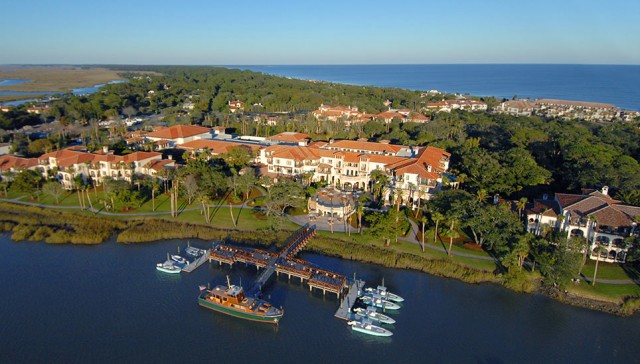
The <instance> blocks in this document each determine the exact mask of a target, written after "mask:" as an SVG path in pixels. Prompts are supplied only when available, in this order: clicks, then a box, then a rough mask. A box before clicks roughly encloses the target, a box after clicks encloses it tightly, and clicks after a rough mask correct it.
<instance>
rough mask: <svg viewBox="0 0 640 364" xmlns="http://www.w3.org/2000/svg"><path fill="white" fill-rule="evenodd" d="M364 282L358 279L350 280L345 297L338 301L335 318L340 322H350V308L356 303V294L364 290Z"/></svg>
mask: <svg viewBox="0 0 640 364" xmlns="http://www.w3.org/2000/svg"><path fill="white" fill-rule="evenodd" d="M364 285H365V282H364V281H363V280H360V279H355V280H352V281H351V282H350V284H349V288H348V290H347V293H346V295H345V296H344V297H343V299H342V300H340V307H338V310H337V311H336V313H335V315H334V316H335V317H337V318H339V319H342V320H347V321H348V320H352V319H353V316H354V315H353V313H352V312H351V308H353V305H354V304H355V303H356V299H357V298H358V292H359V291H360V290H361V289H362V288H364Z"/></svg>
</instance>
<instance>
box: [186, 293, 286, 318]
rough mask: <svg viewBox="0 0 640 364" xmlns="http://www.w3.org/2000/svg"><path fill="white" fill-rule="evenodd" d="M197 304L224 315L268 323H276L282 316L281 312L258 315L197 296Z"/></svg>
mask: <svg viewBox="0 0 640 364" xmlns="http://www.w3.org/2000/svg"><path fill="white" fill-rule="evenodd" d="M198 304H199V305H200V306H202V307H204V308H208V309H210V310H214V311H217V312H220V313H223V314H225V315H229V316H233V317H237V318H241V319H243V320H250V321H256V322H264V323H269V324H278V322H280V319H281V318H282V314H280V315H277V316H258V315H254V314H252V313H249V312H239V311H236V310H233V309H231V308H228V307H225V306H219V305H216V304H214V303H212V302H210V301H207V300H206V299H203V298H198Z"/></svg>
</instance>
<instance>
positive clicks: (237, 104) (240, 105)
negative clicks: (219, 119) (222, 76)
mask: <svg viewBox="0 0 640 364" xmlns="http://www.w3.org/2000/svg"><path fill="white" fill-rule="evenodd" d="M238 110H240V111H244V102H242V101H240V100H236V101H229V111H231V112H236V111H238Z"/></svg>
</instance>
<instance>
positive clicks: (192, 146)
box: [179, 140, 260, 155]
mask: <svg viewBox="0 0 640 364" xmlns="http://www.w3.org/2000/svg"><path fill="white" fill-rule="evenodd" d="M234 147H241V148H246V149H247V150H249V151H250V152H255V151H257V150H259V149H260V146H258V145H254V144H244V143H235V142H223V141H220V140H194V141H191V142H187V143H184V144H182V145H181V146H179V148H181V149H189V150H204V149H209V150H210V151H211V152H212V153H213V154H214V155H217V154H225V153H228V152H229V150H230V149H231V148H234Z"/></svg>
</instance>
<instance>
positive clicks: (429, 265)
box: [307, 232, 502, 283]
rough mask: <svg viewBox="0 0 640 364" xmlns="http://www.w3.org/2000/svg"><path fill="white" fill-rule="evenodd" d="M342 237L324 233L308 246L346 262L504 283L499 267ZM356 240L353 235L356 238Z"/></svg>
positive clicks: (404, 246) (400, 245)
mask: <svg viewBox="0 0 640 364" xmlns="http://www.w3.org/2000/svg"><path fill="white" fill-rule="evenodd" d="M338 236H339V235H337V234H336V235H335V236H327V234H326V232H320V233H319V234H318V235H317V236H316V237H315V238H314V239H312V240H311V241H310V242H309V244H308V245H307V249H309V250H310V251H312V252H316V253H321V254H325V255H330V256H336V257H341V258H344V259H350V260H357V261H361V262H366V263H374V264H380V265H383V266H386V267H392V268H400V269H413V270H418V271H421V272H427V273H430V274H433V275H437V276H441V277H448V278H456V279H460V280H462V281H465V282H469V283H480V282H493V283H500V282H501V280H502V278H501V277H500V276H498V275H495V274H493V270H494V269H495V264H494V263H493V262H489V263H490V264H488V265H487V264H485V265H484V266H483V267H481V268H480V267H470V266H467V265H464V264H460V263H457V262H454V261H453V260H452V259H449V258H445V257H446V255H445V257H442V258H438V257H436V256H435V255H431V256H427V255H426V254H425V255H420V254H422V253H421V251H420V248H419V247H418V246H417V245H415V244H410V243H406V242H399V243H398V244H395V243H392V244H391V245H390V246H389V247H384V246H383V245H382V244H377V243H376V242H365V241H364V240H365V239H366V238H364V237H360V238H358V237H354V238H353V239H350V240H346V239H348V237H344V236H343V237H342V239H341V238H338ZM352 237H353V236H352Z"/></svg>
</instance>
